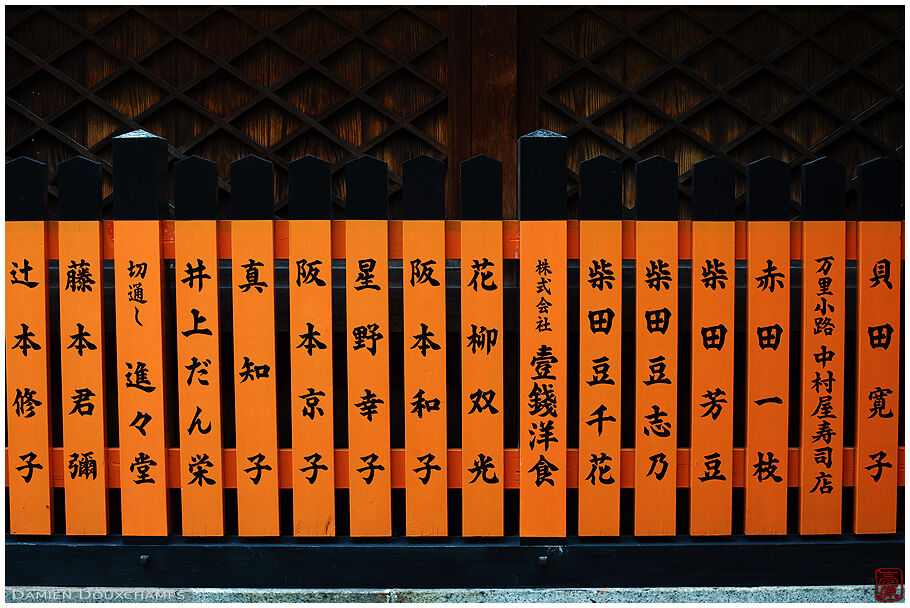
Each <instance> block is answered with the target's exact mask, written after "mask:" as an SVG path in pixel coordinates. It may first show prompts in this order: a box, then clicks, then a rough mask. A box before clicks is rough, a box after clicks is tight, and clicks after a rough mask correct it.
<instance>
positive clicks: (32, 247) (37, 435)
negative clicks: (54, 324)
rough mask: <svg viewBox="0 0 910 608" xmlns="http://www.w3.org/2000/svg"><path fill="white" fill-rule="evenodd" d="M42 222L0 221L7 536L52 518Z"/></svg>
mask: <svg viewBox="0 0 910 608" xmlns="http://www.w3.org/2000/svg"><path fill="white" fill-rule="evenodd" d="M45 250H46V246H45V232H44V222H40V221H8V222H6V269H7V276H8V277H10V278H9V279H8V281H7V283H6V340H7V344H9V351H8V352H7V355H6V378H7V382H6V403H7V410H6V422H7V425H8V426H7V445H8V446H9V450H10V451H11V452H12V454H13V461H12V462H8V465H7V466H8V468H7V475H6V478H7V480H10V481H9V484H10V486H9V487H10V492H9V525H10V533H11V534H50V533H51V526H52V522H53V510H52V502H51V473H52V471H51V463H50V413H49V411H48V408H49V407H50V393H49V392H48V371H47V370H48V331H47V330H48V320H47V310H48V308H47V298H48V293H47V262H46V258H45V255H46V254H45Z"/></svg>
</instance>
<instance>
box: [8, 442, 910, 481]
mask: <svg viewBox="0 0 910 608" xmlns="http://www.w3.org/2000/svg"><path fill="white" fill-rule="evenodd" d="M5 455H6V457H7V460H8V459H9V449H7V450H6V451H5ZM236 456H237V453H236V450H234V449H233V448H226V449H225V450H224V451H223V458H224V465H225V469H224V487H225V488H236V487H237V475H236V472H235V467H234V465H235V463H236ZM291 458H292V454H291V450H290V449H287V448H282V449H280V450H278V463H279V464H278V469H279V470H278V482H279V487H281V488H282V489H290V488H291V485H292V481H291V468H292V464H291ZM518 458H519V454H518V450H517V449H515V448H508V449H506V450H505V453H504V456H503V463H504V465H503V474H502V475H501V479H502V481H503V487H504V488H505V489H507V490H515V489H518V471H519V465H518ZM391 459H392V487H393V488H395V489H401V488H404V476H405V466H404V465H405V463H404V450H403V449H401V448H395V449H393V450H392V451H391ZM467 460H468V459H467V457H465V462H466V463H467ZM676 460H677V465H676V487H677V488H687V487H689V448H679V449H678V450H677V451H676ZM447 461H448V482H447V483H448V487H449V488H450V489H457V488H460V487H461V475H460V473H459V471H460V469H461V464H462V450H459V449H450V450H448V458H447ZM107 462H108V470H107V471H108V472H107V476H108V479H107V481H108V487H111V488H118V487H120V449H119V448H108V449H107ZM335 462H336V464H337V466H336V468H335V487H336V488H338V489H342V490H344V489H347V488H348V482H349V479H348V450H346V449H343V448H342V449H337V450H335ZM787 462H789V463H790V464H789V469H790V472H789V476H788V479H789V480H790V481H789V484H788V485H789V486H790V487H791V488H795V487H797V486H798V485H799V484H798V480H797V469H798V468H799V448H790V449H789V458H788V460H787ZM168 463H169V464H168V467H169V469H168V487H171V488H177V487H180V473H179V472H178V470H177V469H178V468H179V463H180V449H179V448H170V449H169V450H168ZM172 465H173V466H172ZM634 466H635V450H634V449H632V448H623V449H622V451H621V454H620V465H619V468H620V469H621V470H622V476H621V481H620V487H622V488H632V487H634V485H633V482H634V481H635V475H634V470H633V469H634ZM566 467H567V469H566V475H567V477H566V482H567V483H566V485H567V487H568V488H569V489H572V488H575V487H577V485H578V481H577V480H578V450H576V449H575V448H571V449H569V450H567V455H566ZM65 468H66V467H64V466H63V448H51V473H52V477H53V480H52V481H53V484H54V487H55V488H62V487H63V475H64V474H63V470H64V469H65ZM744 468H745V458H744V454H743V448H733V487H734V488H741V487H743V477H744V474H745V471H744ZM897 478H898V485H899V486H901V487H903V486H904V446H900V447H898V449H897ZM6 483H7V486H9V479H8V478H7V480H6ZM852 486H853V448H851V447H845V448H844V487H852Z"/></svg>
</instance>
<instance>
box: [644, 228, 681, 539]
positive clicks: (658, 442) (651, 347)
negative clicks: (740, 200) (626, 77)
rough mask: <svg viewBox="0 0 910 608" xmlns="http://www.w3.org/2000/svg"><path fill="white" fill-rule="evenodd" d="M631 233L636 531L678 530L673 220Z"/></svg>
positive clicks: (650, 533) (662, 532) (664, 532)
mask: <svg viewBox="0 0 910 608" xmlns="http://www.w3.org/2000/svg"><path fill="white" fill-rule="evenodd" d="M636 228H637V229H636V235H635V239H636V240H635V267H636V268H635V276H636V281H635V328H636V332H635V534H636V536H661V535H673V534H675V533H676V463H675V462H674V457H675V456H676V444H677V440H676V433H677V432H678V425H677V416H676V414H677V396H676V388H677V387H676V383H677V368H678V361H677V346H678V338H677V331H678V327H679V325H678V324H679V307H678V294H679V289H678V284H679V273H678V268H679V262H678V258H677V253H678V247H677V235H678V230H677V222H675V221H643V222H639V223H638V225H637V227H636Z"/></svg>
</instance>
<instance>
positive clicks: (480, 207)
mask: <svg viewBox="0 0 910 608" xmlns="http://www.w3.org/2000/svg"><path fill="white" fill-rule="evenodd" d="M461 219H463V220H501V219H502V163H501V162H499V161H498V160H496V159H495V158H490V157H489V156H485V155H483V154H478V155H477V156H474V157H473V158H469V159H468V160H465V161H462V163H461Z"/></svg>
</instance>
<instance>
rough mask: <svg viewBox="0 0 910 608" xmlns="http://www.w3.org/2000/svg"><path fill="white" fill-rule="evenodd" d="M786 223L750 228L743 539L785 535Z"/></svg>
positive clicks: (787, 466) (788, 481)
mask: <svg viewBox="0 0 910 608" xmlns="http://www.w3.org/2000/svg"><path fill="white" fill-rule="evenodd" d="M789 224H790V222H784V221H780V222H764V221H762V222H758V221H756V222H750V224H749V239H748V264H747V270H746V277H747V280H746V289H747V293H748V304H747V313H746V315H747V319H746V340H747V347H746V365H747V369H746V449H745V457H746V463H747V468H748V469H749V470H748V471H747V473H748V474H747V476H746V479H745V533H746V534H786V532H787V486H788V485H795V479H794V478H791V477H790V470H791V468H792V469H796V467H795V466H793V465H795V464H796V463H790V462H788V460H789V458H790V456H791V455H790V453H789V452H788V449H787V425H788V410H789V401H790V398H789V395H790V388H789V378H790V265H789V263H788V257H789V256H788V251H789V238H790V228H789Z"/></svg>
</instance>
